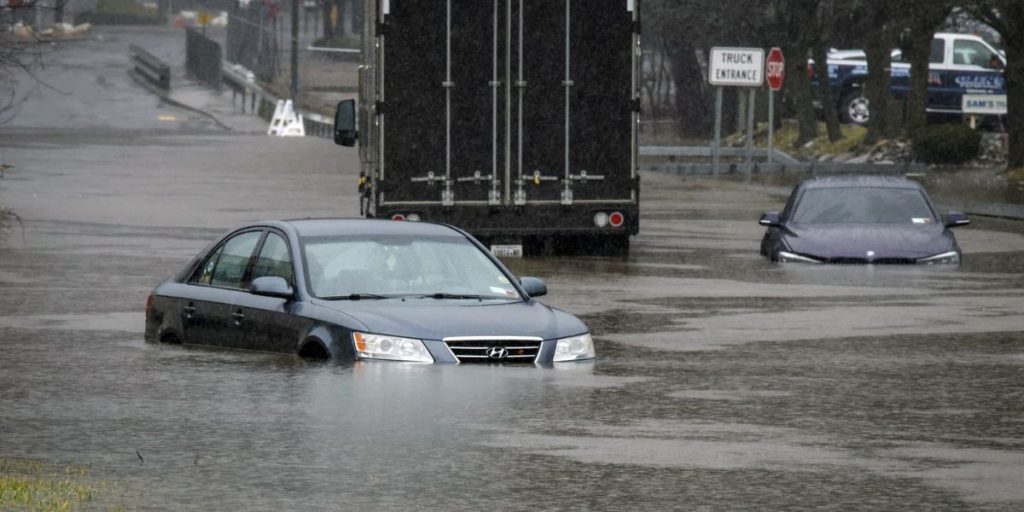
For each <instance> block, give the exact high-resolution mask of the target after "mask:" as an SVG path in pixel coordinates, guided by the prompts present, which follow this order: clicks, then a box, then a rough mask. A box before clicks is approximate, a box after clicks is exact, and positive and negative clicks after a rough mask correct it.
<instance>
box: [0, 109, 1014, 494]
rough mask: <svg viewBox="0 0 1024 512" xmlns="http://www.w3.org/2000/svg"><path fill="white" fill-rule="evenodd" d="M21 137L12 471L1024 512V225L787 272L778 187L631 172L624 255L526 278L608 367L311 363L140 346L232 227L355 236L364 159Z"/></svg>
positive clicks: (153, 137)
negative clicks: (319, 227)
mask: <svg viewBox="0 0 1024 512" xmlns="http://www.w3.org/2000/svg"><path fill="white" fill-rule="evenodd" d="M140 108H142V107H140ZM162 108H164V107H160V108H157V107H153V108H152V109H151V110H148V111H147V110H142V111H138V112H135V113H134V114H133V115H135V116H137V117H138V119H143V120H144V119H145V116H146V115H147V112H148V113H149V114H150V115H152V116H154V117H155V116H158V115H164V113H163V112H162V110H161V109H162ZM140 122H141V121H140ZM143 124H144V123H143ZM33 126H34V129H33V130H24V131H23V130H18V129H13V128H8V129H5V131H4V132H2V133H0V147H2V149H3V151H4V155H5V158H6V160H7V162H8V163H10V164H13V165H15V168H13V169H9V170H8V171H7V173H6V176H5V177H4V179H3V180H2V181H0V205H3V206H5V207H8V208H11V209H12V210H14V211H15V212H17V213H18V214H19V215H20V216H21V218H22V219H23V222H24V238H22V236H21V233H20V231H19V229H18V228H16V227H14V226H8V229H7V230H6V231H5V234H6V235H7V236H6V244H4V245H2V246H0V457H7V458H21V457H24V458H30V459H36V460H43V461H48V462H53V463H56V464H75V465H80V466H85V467H88V468H89V469H90V471H91V474H92V475H94V476H95V478H99V479H102V480H104V481H109V482H112V483H113V487H112V488H111V489H110V490H108V491H106V494H104V495H102V496H98V497H97V500H98V501H97V503H101V502H102V503H114V504H120V505H123V506H125V507H126V508H129V509H142V510H223V509H233V510H268V511H271V510H275V511H276V510H339V509H341V510H348V509H368V510H409V509H417V510H453V509H494V510H536V509H554V510H558V509H572V510H581V509H582V510H586V509H593V510H693V509H697V510H821V509H836V510H887V511H891V510H912V511H917V510H965V509H970V510H1005V511H1016V510H1021V509H1022V508H1024V406H1022V404H1024V310H1022V308H1021V304H1024V300H1022V299H1024V222H1017V221H1009V220H1001V219H991V218H975V219H974V222H973V224H972V225H971V226H969V227H966V228H963V229H961V230H959V231H958V232H957V234H958V239H959V241H960V244H961V246H962V247H963V248H964V252H965V264H964V266H963V268H960V269H953V268H941V267H933V268H903V267H900V268H885V267H808V266H798V265H776V264H772V263H769V262H767V261H765V260H764V259H763V258H761V257H759V256H758V255H757V248H758V242H759V240H760V235H761V233H762V228H760V227H759V226H758V225H757V218H758V215H759V214H760V212H762V211H764V210H774V209H779V208H781V206H782V203H783V201H784V198H785V190H780V189H779V188H777V187H773V186H767V185H759V184H753V185H744V184H740V183H735V182H731V181H727V180H722V181H717V182H716V181H714V180H711V179H697V178H680V177H675V176H663V175H644V176H643V180H644V183H643V194H644V196H643V202H642V204H643V220H642V223H641V234H640V236H639V237H637V238H636V239H635V241H634V244H633V251H632V253H631V255H630V257H629V259H627V260H621V259H608V258H588V257H573V258H561V259H537V260H517V261H510V262H509V264H510V266H511V267H512V268H513V269H514V270H515V272H516V273H518V274H520V275H534V276H539V277H542V278H544V279H545V280H546V281H547V283H548V286H549V289H550V290H551V293H550V295H549V296H547V297H545V298H544V301H545V302H547V303H549V304H552V305H555V306H557V307H562V308H564V309H567V310H569V311H571V312H574V313H576V314H579V315H580V316H581V317H582V318H583V319H584V320H585V321H587V322H588V324H589V325H590V326H591V328H592V329H593V332H594V336H595V343H596V346H597V350H598V359H597V360H596V361H594V362H591V363H583V364H570V365H565V366H559V367H556V368H552V369H541V368H530V367H527V368H524V367H514V366H454V365H451V366H449V365H437V366H432V365H427V366H423V365H404V364H388V363H382V364H354V365H337V364H330V363H312V362H305V361H302V360H300V359H298V358H297V357H294V356H291V355H279V354H266V353H257V352H245V351H230V350H220V349H209V348H202V347H189V346H185V347H182V346H175V345H160V344H148V343H145V342H144V341H143V340H142V327H143V305H144V302H145V297H146V293H148V291H149V290H150V289H151V288H152V287H153V286H154V285H156V284H157V283H158V282H159V281H160V280H162V279H164V278H166V277H168V276H170V275H171V274H172V273H174V272H175V271H177V270H178V269H179V268H180V267H181V266H183V265H184V264H185V263H186V262H187V261H188V260H189V259H190V258H191V256H192V255H193V254H195V253H196V252H197V251H199V250H200V249H201V248H202V247H203V246H204V245H205V244H206V243H208V242H209V241H210V240H212V239H213V238H214V237H216V236H217V235H218V234H219V233H221V232H223V231H225V230H226V229H228V228H229V227H230V226H231V225H234V224H236V223H240V222H243V221H248V220H254V219H259V218H274V217H306V216H328V215H341V216H353V215H355V214H356V213H357V211H358V202H357V198H356V193H355V190H356V174H357V172H358V169H357V166H356V153H355V151H354V150H350V149H342V148H338V147H336V146H333V145H332V144H331V143H330V142H329V141H325V140H319V139H309V138H307V139H300V140H282V139H276V138H268V137H264V136H258V135H223V134H219V133H217V132H215V131H213V130H210V131H209V132H208V133H192V134H168V133H163V134H159V133H150V132H127V131H118V130H116V129H108V130H106V131H104V130H97V129H89V130H82V131H76V130H63V129H60V130H58V129H56V128H54V129H48V128H46V127H38V126H35V125H33ZM41 135H42V136H41Z"/></svg>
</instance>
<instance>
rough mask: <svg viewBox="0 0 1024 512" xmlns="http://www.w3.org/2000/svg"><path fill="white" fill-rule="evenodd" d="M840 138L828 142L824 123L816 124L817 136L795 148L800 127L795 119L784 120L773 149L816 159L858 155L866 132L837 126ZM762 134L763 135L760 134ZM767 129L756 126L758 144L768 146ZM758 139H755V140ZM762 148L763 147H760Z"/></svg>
mask: <svg viewBox="0 0 1024 512" xmlns="http://www.w3.org/2000/svg"><path fill="white" fill-rule="evenodd" d="M839 129H840V131H841V132H842V135H843V136H842V137H841V138H840V139H839V140H837V141H835V142H832V141H830V140H828V129H827V128H826V127H825V123H818V136H817V137H816V138H815V139H814V140H812V141H810V142H808V143H805V144H804V145H802V146H800V147H796V140H797V138H798V137H799V136H800V125H799V123H798V122H797V121H796V120H795V119H786V120H784V121H783V122H782V128H781V129H779V130H776V131H775V137H774V139H775V147H777V148H779V149H781V150H783V151H787V152H791V153H793V154H795V155H800V156H803V157H813V158H817V157H820V156H823V155H840V154H843V153H858V152H861V150H862V149H870V148H863V145H862V143H863V142H864V136H865V135H867V133H868V130H867V129H866V128H864V127H863V126H857V125H855V124H842V125H839ZM762 131H763V132H764V133H763V134H762V133H761V132H762ZM767 132H768V128H767V126H765V127H764V128H763V129H762V127H761V125H758V132H757V135H758V136H760V137H759V138H760V139H761V140H760V142H759V143H760V144H762V145H764V146H766V145H767V144H768V133H767ZM757 138H758V137H755V139H757ZM762 147H763V146H762Z"/></svg>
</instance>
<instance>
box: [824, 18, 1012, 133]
mask: <svg viewBox="0 0 1024 512" xmlns="http://www.w3.org/2000/svg"><path fill="white" fill-rule="evenodd" d="M929 63H930V64H929V66H928V112H929V114H939V115H961V114H962V111H961V100H962V98H963V95H964V94H1006V80H1005V78H1004V77H1003V68H1004V67H1005V66H1006V57H1005V56H1004V55H1003V53H1001V52H999V51H997V50H996V49H995V48H993V47H992V46H991V45H989V44H988V43H987V42H985V40H983V39H981V38H980V37H977V36H973V35H969V34H954V33H938V34H935V38H934V39H933V40H932V49H931V56H930V57H929ZM811 66H813V63H812V64H811ZM811 69H813V67H812V68H811ZM891 72H892V94H893V97H894V98H896V99H897V100H904V99H906V97H907V95H908V93H909V91H910V63H908V62H907V61H906V60H904V58H903V54H902V52H901V51H900V50H898V49H897V50H893V52H892V71H891ZM867 74H868V64H867V61H866V60H865V55H864V52H863V51H861V50H840V51H832V52H830V53H829V56H828V76H829V82H830V83H831V85H832V89H833V90H834V91H835V92H836V93H837V94H836V97H837V98H839V103H838V105H837V107H838V109H839V116H840V119H842V120H843V121H844V122H846V123H855V124H861V125H863V124H866V123H867V122H868V118H869V117H870V111H869V109H868V100H867V98H865V97H864V81H865V78H867Z"/></svg>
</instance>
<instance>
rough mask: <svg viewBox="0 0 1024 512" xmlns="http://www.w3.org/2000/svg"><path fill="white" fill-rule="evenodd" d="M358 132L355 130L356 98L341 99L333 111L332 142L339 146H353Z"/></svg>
mask: <svg viewBox="0 0 1024 512" xmlns="http://www.w3.org/2000/svg"><path fill="white" fill-rule="evenodd" d="M358 138H359V132H358V131H356V100H342V101H339V102H338V108H337V110H335V111H334V143H335V144H337V145H339V146H349V147H352V146H355V145H356V139H358Z"/></svg>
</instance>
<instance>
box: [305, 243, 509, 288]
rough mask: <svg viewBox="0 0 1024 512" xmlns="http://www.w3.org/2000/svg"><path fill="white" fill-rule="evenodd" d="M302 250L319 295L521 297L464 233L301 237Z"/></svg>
mask: <svg viewBox="0 0 1024 512" xmlns="http://www.w3.org/2000/svg"><path fill="white" fill-rule="evenodd" d="M303 253H304V257H305V262H306V265H305V267H306V272H307V274H308V279H309V280H308V283H309V287H310V291H311V292H312V294H313V295H314V296H315V297H319V298H325V299H335V300H341V299H348V300H360V299H381V298H390V297H410V296H412V297H423V298H436V299H488V300H497V299H501V300H519V299H521V297H520V296H519V292H518V291H516V289H515V287H514V286H513V285H512V284H511V283H510V281H509V279H508V277H506V276H505V274H504V273H503V272H502V271H501V269H499V268H498V267H497V266H496V265H495V264H494V263H493V262H492V261H491V260H490V259H489V258H488V257H487V256H486V255H485V254H484V253H483V252H482V251H481V250H480V249H478V248H477V247H476V246H475V245H473V244H471V243H470V242H469V241H467V240H466V239H464V238H455V237H423V236H391V235H389V236H338V237H317V238H305V239H303Z"/></svg>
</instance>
